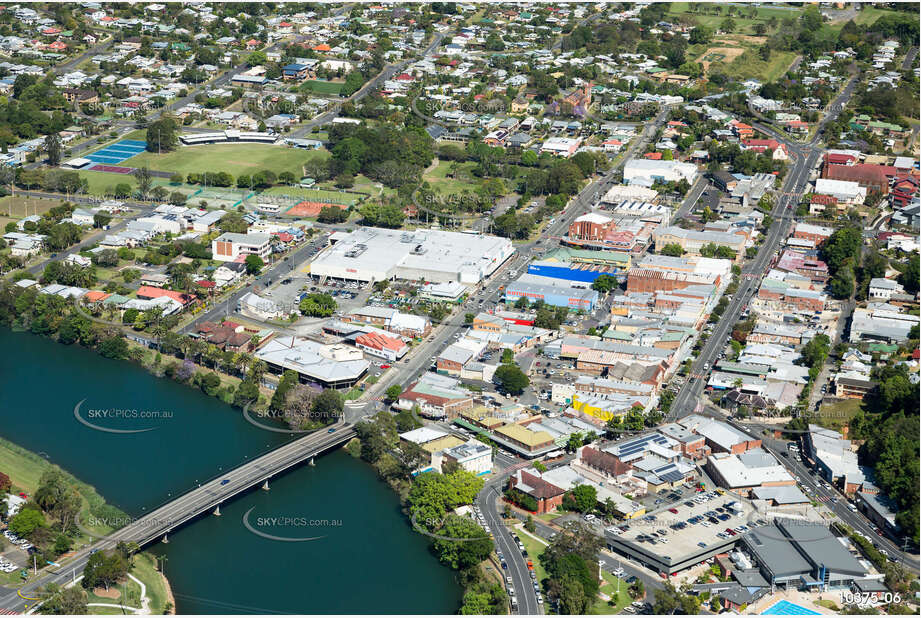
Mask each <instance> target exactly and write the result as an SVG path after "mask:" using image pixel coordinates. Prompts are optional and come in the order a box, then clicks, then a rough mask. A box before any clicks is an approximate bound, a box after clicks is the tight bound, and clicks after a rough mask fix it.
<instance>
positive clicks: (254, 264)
mask: <svg viewBox="0 0 921 618" xmlns="http://www.w3.org/2000/svg"><path fill="white" fill-rule="evenodd" d="M244 263H245V264H246V272H247V274H250V275H255V274H258V273H259V271H261V270H262V267H263V266H265V262H263V261H262V258H261V257H259V256H258V255H256V254H254V253H251V254H249V255H247V256H246V259H245V260H244Z"/></svg>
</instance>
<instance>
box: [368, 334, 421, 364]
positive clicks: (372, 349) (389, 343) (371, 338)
mask: <svg viewBox="0 0 921 618" xmlns="http://www.w3.org/2000/svg"><path fill="white" fill-rule="evenodd" d="M355 345H356V346H357V347H358V349H359V350H361V351H363V352H365V353H367V354H370V355H371V356H377V357H380V358H384V359H387V360H389V361H395V360H397V359H399V358H403V356H404V355H405V354H406V353H407V352H408V351H409V346H408V345H406V342H405V341H403V340H402V339H399V338H397V337H388V336H386V335H382V334H381V333H375V332H371V333H364V334H361V335H358V337H356V338H355Z"/></svg>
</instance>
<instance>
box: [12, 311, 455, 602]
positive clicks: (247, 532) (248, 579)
mask: <svg viewBox="0 0 921 618" xmlns="http://www.w3.org/2000/svg"><path fill="white" fill-rule="evenodd" d="M0 385H2V388H0V436H2V437H4V438H6V439H8V440H10V441H12V442H15V443H17V444H19V445H21V446H23V447H25V448H27V449H29V450H31V451H34V452H36V453H40V454H42V455H43V456H45V457H47V458H48V459H49V460H50V461H52V462H54V463H56V464H58V465H59V466H61V467H62V468H64V469H65V470H68V471H69V472H71V473H72V474H73V475H74V476H76V477H77V478H79V479H81V480H83V481H85V482H87V483H89V484H91V485H93V486H95V487H96V488H97V489H98V490H99V492H100V494H102V495H103V496H104V497H105V498H106V500H107V501H108V502H109V503H111V504H113V505H115V506H117V507H119V508H121V509H122V510H124V511H125V512H127V513H128V514H130V515H132V516H140V515H143V513H145V512H149V511H150V510H152V509H153V508H156V507H157V506H158V505H159V504H161V503H163V502H164V501H168V500H170V499H171V498H174V497H175V496H177V495H178V494H180V493H182V492H183V491H184V490H186V489H189V488H191V487H194V486H195V485H196V483H199V482H202V481H204V480H206V479H209V478H211V477H214V476H217V475H220V474H221V473H222V472H223V471H226V470H228V469H231V468H233V467H234V466H235V465H237V464H239V463H242V462H243V461H245V460H246V459H252V458H253V457H254V456H256V455H258V454H260V453H262V452H264V451H266V450H268V449H270V448H273V447H275V446H278V445H280V444H282V443H284V442H285V441H287V440H289V439H291V437H290V436H289V435H287V434H280V433H276V432H270V431H266V430H264V429H259V428H257V427H255V426H253V425H252V424H250V423H248V422H247V421H246V420H245V419H244V418H243V416H242V414H241V413H240V411H239V410H236V409H234V408H231V407H230V406H227V405H225V404H223V403H221V402H220V401H218V400H217V399H214V398H212V397H208V396H206V395H204V394H202V393H199V392H197V391H196V390H194V389H192V388H190V387H187V386H183V385H180V384H176V383H174V382H172V381H170V380H165V379H159V378H156V377H154V376H152V375H150V374H149V373H147V372H146V371H145V370H143V369H141V368H139V367H136V366H134V365H132V364H130V363H125V362H117V361H111V360H108V359H104V358H102V357H100V356H98V355H97V354H95V353H94V352H91V351H88V350H84V349H81V348H79V347H77V346H64V345H60V344H58V343H55V342H53V341H50V340H47V339H44V338H41V337H36V336H33V335H30V334H25V333H12V332H10V331H8V330H5V329H3V330H0ZM81 402H82V403H81ZM75 408H76V415H78V416H79V417H80V419H82V421H83V422H81V420H78V419H77V418H76V417H75ZM88 424H90V425H95V426H96V427H98V428H101V429H97V428H93V427H89V426H87V425H88ZM104 429H109V430H117V431H118V432H121V433H116V432H111V431H103V430H104ZM138 430H147V431H140V432H138ZM129 431H135V432H136V433H124V432H129ZM221 510H222V513H221V516H220V517H215V516H206V517H203V518H200V519H199V520H197V521H195V522H193V523H191V524H189V525H187V526H185V527H184V528H181V529H179V530H178V531H176V532H175V534H173V535H171V536H170V539H169V541H170V542H169V543H168V544H164V543H160V544H157V545H155V546H153V547H151V548H150V550H151V551H152V552H153V553H154V554H157V555H163V556H165V557H166V561H165V564H166V567H165V572H166V575H167V577H168V579H169V580H170V584H171V586H172V587H173V592H174V594H175V596H176V605H177V609H178V611H179V612H180V613H201V614H204V613H209V614H215V613H216V614H220V613H276V612H281V613H316V614H327V613H330V614H332V613H407V614H420V613H426V614H446V613H447V614H450V613H454V612H455V611H456V609H457V607H458V606H459V604H460V595H461V591H460V588H459V587H458V585H457V584H456V582H455V578H454V573H453V572H452V571H450V570H449V569H447V568H445V567H443V566H441V565H440V564H438V562H437V561H436V559H435V558H434V557H433V556H432V555H431V554H430V552H429V550H428V543H427V541H426V538H425V537H423V536H421V535H419V534H416V533H415V532H413V531H412V530H411V529H410V527H409V526H408V524H407V522H406V519H405V518H404V517H403V516H402V515H401V514H400V511H399V501H398V499H397V497H396V495H394V494H393V492H392V491H391V490H390V489H389V487H387V486H386V485H385V484H383V483H381V482H379V481H378V480H377V477H376V475H375V473H374V471H373V470H372V469H371V468H370V467H369V466H367V465H365V464H364V463H362V462H360V461H357V460H354V459H352V458H351V457H349V456H348V455H347V454H346V453H344V452H343V451H335V452H333V453H329V454H327V455H323V456H321V457H319V458H317V460H316V466H313V467H310V466H303V467H300V468H298V469H296V470H294V471H292V472H290V473H288V474H286V475H283V476H281V477H279V478H277V479H274V480H273V481H272V483H271V489H270V490H269V491H262V490H257V491H252V492H250V493H247V494H244V495H243V496H241V497H239V498H237V499H236V500H233V501H231V502H229V503H227V504H225V505H223V506H222V509H221ZM244 516H245V519H246V521H245V522H244ZM254 531H255V532H254ZM267 537H276V538H267ZM279 539H312V540H307V541H304V540H293V541H292V540H279Z"/></svg>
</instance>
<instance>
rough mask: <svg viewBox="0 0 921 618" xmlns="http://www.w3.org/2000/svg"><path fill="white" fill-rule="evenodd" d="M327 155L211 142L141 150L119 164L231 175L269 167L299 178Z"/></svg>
mask: <svg viewBox="0 0 921 618" xmlns="http://www.w3.org/2000/svg"><path fill="white" fill-rule="evenodd" d="M326 156H327V155H325V154H323V153H319V152H313V151H308V150H301V149H299V148H286V147H284V146H272V145H269V144H211V145H204V146H180V147H179V148H177V149H176V150H174V151H173V152H168V153H165V154H160V155H157V154H154V153H152V152H142V153H141V154H139V155H135V156H133V157H131V158H130V159H127V160H125V161H123V162H122V163H120V165H124V166H126V167H143V166H145V165H146V166H147V167H149V168H150V169H152V170H158V171H163V172H180V173H182V174H188V173H189V172H198V173H201V172H227V173H229V174H233V175H234V176H239V175H240V174H253V173H255V172H258V171H260V170H271V171H273V172H275V173H276V174H280V173H281V172H291V173H293V174H294V175H295V176H297V177H298V178H300V177H301V175H302V174H303V167H302V166H303V165H304V164H305V163H306V162H307V161H310V160H313V159H316V158H318V157H322V158H325V157H326Z"/></svg>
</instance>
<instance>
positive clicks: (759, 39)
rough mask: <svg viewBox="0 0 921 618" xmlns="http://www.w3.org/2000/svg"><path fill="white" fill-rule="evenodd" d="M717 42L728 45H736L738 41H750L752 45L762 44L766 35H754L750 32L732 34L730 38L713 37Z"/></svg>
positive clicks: (765, 39)
mask: <svg viewBox="0 0 921 618" xmlns="http://www.w3.org/2000/svg"><path fill="white" fill-rule="evenodd" d="M714 40H715V41H716V42H717V43H728V44H729V45H738V44H739V43H742V42H744V43H752V44H753V45H764V43H765V42H766V41H767V37H766V36H754V35H751V34H734V35H733V36H732V37H731V38H729V37H727V38H724V39H714Z"/></svg>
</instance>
